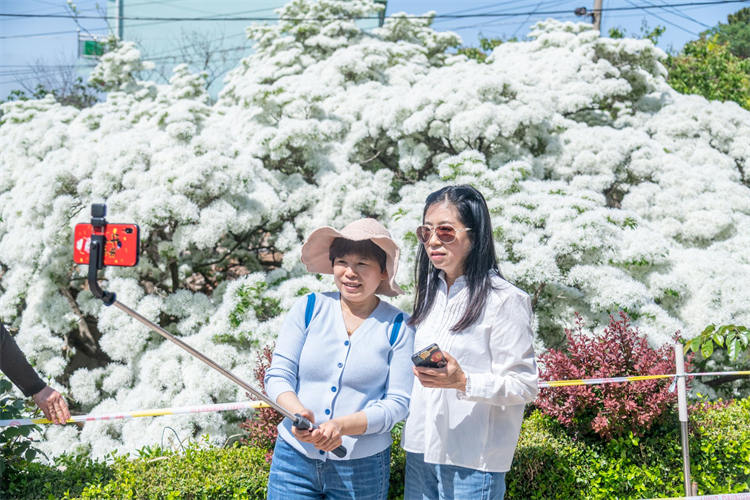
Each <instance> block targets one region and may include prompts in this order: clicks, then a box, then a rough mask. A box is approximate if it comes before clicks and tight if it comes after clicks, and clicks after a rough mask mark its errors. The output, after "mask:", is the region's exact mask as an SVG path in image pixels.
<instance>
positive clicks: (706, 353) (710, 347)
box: [701, 340, 714, 358]
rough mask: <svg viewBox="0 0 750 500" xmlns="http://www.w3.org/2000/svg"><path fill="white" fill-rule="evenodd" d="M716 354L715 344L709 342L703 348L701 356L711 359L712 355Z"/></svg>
mask: <svg viewBox="0 0 750 500" xmlns="http://www.w3.org/2000/svg"><path fill="white" fill-rule="evenodd" d="M713 353H714V343H713V341H712V340H709V341H708V342H704V343H703V345H702V346H701V354H702V355H703V357H704V358H710V357H711V354H713Z"/></svg>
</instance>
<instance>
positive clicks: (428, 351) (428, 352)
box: [411, 344, 448, 368]
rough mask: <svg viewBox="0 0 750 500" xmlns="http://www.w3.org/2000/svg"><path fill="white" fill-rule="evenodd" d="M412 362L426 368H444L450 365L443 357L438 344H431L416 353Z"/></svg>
mask: <svg viewBox="0 0 750 500" xmlns="http://www.w3.org/2000/svg"><path fill="white" fill-rule="evenodd" d="M411 360H412V362H413V363H414V364H415V365H416V366H423V367H425V368H442V367H444V366H445V365H447V364H448V362H447V361H446V360H445V356H443V351H441V350H440V348H439V347H438V346H437V344H430V345H428V346H427V347H425V348H424V349H422V350H421V351H419V352H416V353H414V355H412V357H411Z"/></svg>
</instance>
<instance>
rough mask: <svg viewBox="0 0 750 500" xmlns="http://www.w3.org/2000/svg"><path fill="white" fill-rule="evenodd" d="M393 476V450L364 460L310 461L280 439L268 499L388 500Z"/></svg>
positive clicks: (270, 477)
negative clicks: (389, 480) (389, 483)
mask: <svg viewBox="0 0 750 500" xmlns="http://www.w3.org/2000/svg"><path fill="white" fill-rule="evenodd" d="M390 473H391V448H390V447H388V448H386V449H385V450H383V451H381V452H380V453H376V454H375V455H371V456H369V457H365V458H354V459H351V460H325V461H324V460H315V459H312V458H308V457H307V456H306V455H303V454H302V453H300V452H298V451H297V450H295V449H294V448H293V447H292V446H291V445H290V444H289V443H287V442H286V441H284V440H283V439H281V438H278V439H277V440H276V447H275V448H274V450H273V461H272V462H271V472H270V474H269V475H268V492H267V495H268V500H283V499H296V498H317V499H323V498H325V499H331V500H338V499H357V500H360V499H361V500H385V499H386V498H387V496H388V478H389V477H390Z"/></svg>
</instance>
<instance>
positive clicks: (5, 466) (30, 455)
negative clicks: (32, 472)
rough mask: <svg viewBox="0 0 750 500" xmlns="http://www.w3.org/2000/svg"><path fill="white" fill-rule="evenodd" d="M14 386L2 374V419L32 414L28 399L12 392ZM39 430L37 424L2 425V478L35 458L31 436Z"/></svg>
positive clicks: (0, 400) (0, 474)
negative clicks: (27, 404)
mask: <svg viewBox="0 0 750 500" xmlns="http://www.w3.org/2000/svg"><path fill="white" fill-rule="evenodd" d="M12 388H13V386H12V384H11V383H10V381H8V380H6V379H5V378H4V377H3V376H1V375H0V420H15V419H21V418H26V417H30V416H31V414H30V413H31V412H30V411H29V408H27V406H26V401H25V400H24V399H22V398H19V397H17V396H15V395H14V394H13V393H12V392H11V390H12ZM38 430H39V426H37V425H24V426H20V427H0V478H2V477H4V476H5V475H6V474H13V472H14V471H15V470H19V468H22V464H23V463H24V461H25V460H33V459H34V457H35V456H36V453H37V450H36V448H34V447H33V446H31V442H32V441H31V439H30V438H29V436H30V435H31V433H32V432H34V431H38ZM4 483H5V481H3V484H4ZM0 488H2V486H0ZM0 491H2V490H0Z"/></svg>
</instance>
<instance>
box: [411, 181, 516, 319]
mask: <svg viewBox="0 0 750 500" xmlns="http://www.w3.org/2000/svg"><path fill="white" fill-rule="evenodd" d="M443 202H448V203H450V204H452V205H453V206H455V207H456V210H457V211H458V216H459V218H460V221H461V223H462V224H463V225H464V226H466V227H470V228H471V231H469V232H467V233H466V234H467V235H468V236H469V239H470V241H471V250H469V254H468V255H467V256H466V261H465V263H464V277H465V279H466V282H467V286H468V288H469V299H468V301H467V307H466V311H464V315H463V316H462V317H461V319H460V320H458V322H457V323H456V324H455V325H453V326H452V327H451V331H452V332H457V331H460V330H463V329H465V328H468V327H470V326H471V325H473V324H474V323H476V321H477V320H478V319H479V316H480V315H481V314H482V311H483V310H484V306H485V305H486V303H487V296H488V295H489V293H490V291H491V290H492V288H493V287H492V277H493V276H500V277H502V275H501V274H500V269H498V267H497V255H496V254H495V244H494V241H493V238H492V222H491V220H490V211H489V209H488V208H487V202H486V201H485V199H484V196H482V193H480V192H479V191H477V190H476V189H474V188H473V187H471V186H469V185H460V186H446V187H444V188H442V189H439V190H437V191H435V192H434V193H431V194H430V195H429V196H428V197H427V199H426V200H425V204H424V211H423V212H422V220H423V221H424V217H425V215H426V214H427V210H428V209H429V208H430V207H431V206H432V205H434V204H436V203H443ZM439 273H440V270H439V269H437V268H435V266H433V265H432V262H430V258H429V257H428V256H427V251H426V250H425V248H424V245H419V250H418V254H417V267H416V269H415V281H416V283H417V296H416V299H415V301H414V312H413V313H412V316H411V318H410V319H409V324H410V325H415V324H419V323H421V322H422V321H423V320H424V319H425V317H427V314H428V313H429V312H430V309H432V304H433V302H435V294H436V292H437V287H438V274H439Z"/></svg>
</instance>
